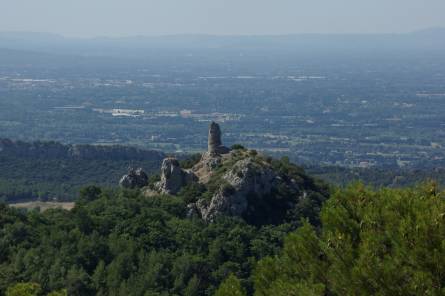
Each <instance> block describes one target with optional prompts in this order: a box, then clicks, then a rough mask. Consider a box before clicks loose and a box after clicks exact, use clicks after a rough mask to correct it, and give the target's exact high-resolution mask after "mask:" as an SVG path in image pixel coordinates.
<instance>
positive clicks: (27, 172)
mask: <svg viewBox="0 0 445 296" xmlns="http://www.w3.org/2000/svg"><path fill="white" fill-rule="evenodd" d="M164 157H165V155H164V154H163V153H162V152H158V151H153V150H143V149H139V148H135V147H128V146H96V145H63V144H60V143H57V142H33V143H26V142H21V141H12V140H9V139H0V201H5V202H15V201H23V200H36V199H39V200H43V201H45V200H53V199H56V200H59V201H71V200H74V199H75V198H76V197H77V195H78V192H79V190H80V189H81V188H82V187H84V186H87V185H89V184H97V185H100V186H106V187H108V186H113V187H114V186H116V185H117V184H118V182H119V178H120V177H121V176H122V175H123V174H125V173H126V172H127V170H128V168H129V166H135V167H142V168H144V170H145V171H146V172H147V173H154V172H155V171H156V172H157V171H158V169H159V166H160V163H161V161H162V159H163V158H164Z"/></svg>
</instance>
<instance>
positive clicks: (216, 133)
mask: <svg viewBox="0 0 445 296" xmlns="http://www.w3.org/2000/svg"><path fill="white" fill-rule="evenodd" d="M229 151H230V149H229V148H227V147H224V146H223V144H222V141H221V129H220V127H219V124H217V123H216V122H214V121H212V123H211V124H210V126H209V138H208V153H209V154H224V153H228V152H229Z"/></svg>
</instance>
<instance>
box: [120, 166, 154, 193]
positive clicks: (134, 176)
mask: <svg viewBox="0 0 445 296" xmlns="http://www.w3.org/2000/svg"><path fill="white" fill-rule="evenodd" d="M119 185H120V186H121V187H123V188H127V189H134V188H142V187H144V186H147V185H148V176H147V174H146V173H145V172H144V171H143V170H142V168H138V169H136V170H135V169H133V168H132V169H130V170H129V172H128V174H127V175H124V176H123V177H122V178H121V180H120V181H119Z"/></svg>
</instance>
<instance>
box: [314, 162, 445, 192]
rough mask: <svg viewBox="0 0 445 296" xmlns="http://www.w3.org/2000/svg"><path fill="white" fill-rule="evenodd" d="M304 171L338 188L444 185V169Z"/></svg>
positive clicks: (335, 168) (324, 168) (327, 168)
mask: <svg viewBox="0 0 445 296" xmlns="http://www.w3.org/2000/svg"><path fill="white" fill-rule="evenodd" d="M305 170H306V171H307V172H308V173H309V174H310V175H312V176H315V177H317V178H320V179H322V180H325V181H326V182H329V183H331V184H335V185H338V186H347V185H348V184H350V183H352V182H355V181H361V182H363V183H365V184H367V185H371V186H374V187H392V188H397V187H406V186H411V185H413V184H419V183H423V182H426V181H434V182H436V183H438V184H439V185H441V186H444V185H445V168H444V167H437V168H436V169H426V168H419V169H413V168H382V167H370V168H346V167H339V166H316V165H313V166H306V167H305Z"/></svg>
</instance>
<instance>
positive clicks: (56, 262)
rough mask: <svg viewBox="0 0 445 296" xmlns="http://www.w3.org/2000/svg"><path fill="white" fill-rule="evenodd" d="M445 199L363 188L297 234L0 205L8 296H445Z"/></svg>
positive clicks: (126, 206)
mask: <svg viewBox="0 0 445 296" xmlns="http://www.w3.org/2000/svg"><path fill="white" fill-rule="evenodd" d="M444 197H445V195H444V193H443V192H439V191H438V188H437V186H436V185H435V184H432V183H429V184H426V185H423V186H420V187H417V188H408V189H382V190H379V191H373V190H370V189H368V188H365V187H364V186H363V185H361V184H356V185H354V186H350V187H348V188H347V189H343V190H339V191H336V192H335V193H334V194H333V196H332V197H331V198H330V199H329V200H328V201H327V202H326V204H325V205H324V207H323V209H322V211H321V222H322V223H321V225H312V224H310V223H308V222H304V223H303V226H302V227H300V228H298V229H297V230H296V231H295V232H292V231H293V230H294V228H293V227H292V226H290V224H282V225H277V226H272V225H268V226H262V227H255V226H251V225H249V224H247V223H246V222H244V221H243V220H241V219H236V218H227V217H226V218H221V219H219V220H217V221H216V222H214V223H210V224H207V223H204V222H203V221H202V220H200V219H195V218H193V219H191V218H187V217H186V207H185V205H186V203H185V202H184V200H183V198H182V197H180V196H179V197H171V196H161V197H155V198H146V197H143V196H142V195H141V194H140V193H139V192H137V191H116V192H112V191H107V190H102V189H100V188H98V187H88V188H85V189H83V190H82V192H81V197H80V199H79V201H78V204H77V205H76V207H75V208H74V209H73V210H72V211H70V212H68V211H63V210H48V211H46V212H44V213H38V212H35V211H32V212H20V211H17V210H14V209H11V208H8V207H7V206H1V207H0V226H1V228H0V229H1V230H0V250H1V252H0V262H1V263H0V295H3V293H5V292H6V291H7V292H6V293H7V294H6V295H20V296H27V295H36V296H37V295H47V294H48V293H50V291H52V294H50V295H66V293H68V295H82V296H83V295H218V296H226V295H227V296H228V295H239V296H244V295H258V296H268V295H278V296H281V295H282V296H285V295H320V296H321V295H443V294H444V293H445V290H444V288H445V261H444V260H445V247H444V244H443V238H444V237H445V218H444V213H445V199H444ZM298 218H301V219H303V220H305V219H306V221H307V219H310V218H311V217H308V216H304V215H303V216H301V217H295V219H298ZM289 232H291V233H290V234H288V233H289ZM283 241H284V247H283V248H282V243H283ZM24 291H25V292H24ZM14 293H15V294H14Z"/></svg>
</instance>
